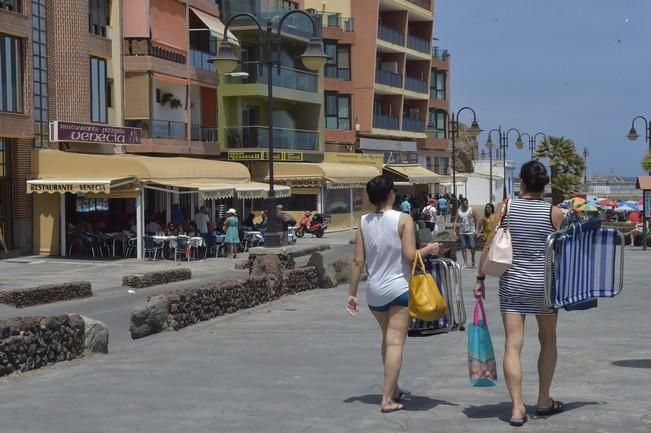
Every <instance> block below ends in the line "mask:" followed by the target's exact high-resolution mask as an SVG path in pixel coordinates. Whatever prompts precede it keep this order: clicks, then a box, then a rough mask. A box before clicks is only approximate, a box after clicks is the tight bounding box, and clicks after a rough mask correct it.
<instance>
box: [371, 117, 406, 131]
mask: <svg viewBox="0 0 651 433" xmlns="http://www.w3.org/2000/svg"><path fill="white" fill-rule="evenodd" d="M373 128H380V129H400V119H399V118H397V117H393V116H387V115H385V114H374V115H373Z"/></svg>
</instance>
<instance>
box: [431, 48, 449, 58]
mask: <svg viewBox="0 0 651 433" xmlns="http://www.w3.org/2000/svg"><path fill="white" fill-rule="evenodd" d="M432 57H434V58H435V59H439V60H447V59H448V57H450V52H449V51H448V50H442V49H440V48H439V47H432Z"/></svg>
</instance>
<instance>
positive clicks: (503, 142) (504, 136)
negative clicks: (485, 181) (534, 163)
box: [486, 126, 524, 200]
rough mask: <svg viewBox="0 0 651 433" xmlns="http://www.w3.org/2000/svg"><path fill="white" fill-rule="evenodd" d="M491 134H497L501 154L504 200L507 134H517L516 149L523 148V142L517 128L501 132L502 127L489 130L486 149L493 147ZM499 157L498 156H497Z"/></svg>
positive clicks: (504, 197) (505, 194) (504, 196)
mask: <svg viewBox="0 0 651 433" xmlns="http://www.w3.org/2000/svg"><path fill="white" fill-rule="evenodd" d="M493 132H497V133H498V135H499V138H500V147H499V150H500V153H501V154H502V163H503V164H504V194H503V199H504V200H506V197H507V192H506V149H508V148H509V134H510V133H511V132H517V133H518V139H517V140H516V141H515V147H517V148H518V149H522V148H524V142H523V141H522V134H521V133H520V131H518V130H517V128H511V129H509V130H507V131H502V127H501V126H499V127H497V128H495V129H491V130H490V131H488V140H487V141H486V147H488V145H490V146H491V147H492V146H493V139H492V134H493ZM498 157H499V156H498Z"/></svg>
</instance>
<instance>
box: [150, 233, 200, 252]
mask: <svg viewBox="0 0 651 433" xmlns="http://www.w3.org/2000/svg"><path fill="white" fill-rule="evenodd" d="M176 238H177V236H166V235H155V236H152V239H154V242H156V243H157V244H158V245H161V246H164V245H165V244H166V243H167V242H169V243H170V248H174V242H176ZM189 239H190V248H194V249H197V248H201V247H204V246H206V241H205V240H204V239H203V238H202V237H199V236H193V237H191V238H189Z"/></svg>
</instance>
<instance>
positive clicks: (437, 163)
mask: <svg viewBox="0 0 651 433" xmlns="http://www.w3.org/2000/svg"><path fill="white" fill-rule="evenodd" d="M449 163H450V158H439V157H436V158H434V171H435V172H436V173H438V174H441V175H444V176H445V175H447V174H448V166H449Z"/></svg>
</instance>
